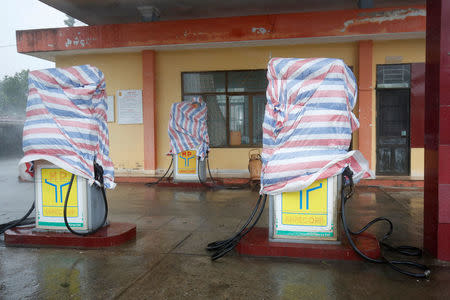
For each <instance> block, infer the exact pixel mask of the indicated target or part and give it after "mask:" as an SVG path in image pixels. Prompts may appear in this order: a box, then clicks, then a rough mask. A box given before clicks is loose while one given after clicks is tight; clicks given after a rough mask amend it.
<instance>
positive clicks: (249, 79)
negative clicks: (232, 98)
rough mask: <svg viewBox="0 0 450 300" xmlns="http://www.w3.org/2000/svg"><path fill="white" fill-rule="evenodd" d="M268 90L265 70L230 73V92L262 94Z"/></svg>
mask: <svg viewBox="0 0 450 300" xmlns="http://www.w3.org/2000/svg"><path fill="white" fill-rule="evenodd" d="M266 88H267V78H266V71H265V70H254V71H233V72H228V92H260V91H261V92H262V91H265V90H266Z"/></svg>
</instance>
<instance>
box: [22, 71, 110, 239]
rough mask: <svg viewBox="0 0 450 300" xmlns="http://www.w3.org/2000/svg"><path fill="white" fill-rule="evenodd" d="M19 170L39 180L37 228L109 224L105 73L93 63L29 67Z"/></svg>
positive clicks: (80, 230)
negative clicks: (49, 67) (40, 67)
mask: <svg viewBox="0 0 450 300" xmlns="http://www.w3.org/2000/svg"><path fill="white" fill-rule="evenodd" d="M28 76H29V93H28V101H27V112H26V120H25V124H24V129H23V151H24V157H23V158H22V159H21V160H20V162H19V171H21V174H20V175H21V177H22V178H23V179H24V180H33V181H34V183H35V204H34V206H35V208H36V220H35V224H36V226H35V230H36V231H63V232H64V231H70V232H72V233H74V234H78V235H87V234H90V233H93V232H95V231H97V230H98V229H100V228H101V227H103V226H104V225H105V224H106V219H107V213H108V206H107V201H106V194H105V189H106V188H109V189H112V188H114V187H115V183H114V166H113V163H112V161H111V159H110V158H109V137H108V127H107V124H106V109H107V105H106V101H105V98H106V92H105V79H104V75H103V73H102V72H101V71H100V70H99V69H97V68H96V67H93V66H90V65H83V66H75V67H69V68H65V69H62V68H54V69H46V70H39V71H32V72H30V73H29V75H28Z"/></svg>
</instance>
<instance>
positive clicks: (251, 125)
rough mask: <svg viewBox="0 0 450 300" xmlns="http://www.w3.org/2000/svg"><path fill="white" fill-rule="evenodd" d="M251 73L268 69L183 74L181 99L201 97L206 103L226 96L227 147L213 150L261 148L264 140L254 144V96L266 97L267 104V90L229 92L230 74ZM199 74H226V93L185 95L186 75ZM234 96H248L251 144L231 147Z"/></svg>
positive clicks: (189, 72) (188, 72)
mask: <svg viewBox="0 0 450 300" xmlns="http://www.w3.org/2000/svg"><path fill="white" fill-rule="evenodd" d="M249 71H264V72H267V69H251V70H223V71H187V72H181V98H182V99H183V101H184V98H185V97H188V96H201V97H202V98H203V99H204V100H205V101H206V97H207V96H219V95H224V96H225V100H226V104H225V105H226V106H225V111H226V118H225V130H226V145H223V146H211V148H255V147H258V148H261V147H262V139H261V143H260V144H255V143H253V134H254V130H253V122H254V119H253V111H254V109H253V97H254V96H261V95H262V96H264V98H265V100H266V103H267V98H266V90H264V91H260V92H228V73H230V72H249ZM199 73H203V74H205V73H225V91H224V92H201V93H185V92H184V75H185V74H199ZM232 96H247V97H248V120H249V121H248V133H249V134H248V136H249V141H250V143H248V144H241V145H230V97H232Z"/></svg>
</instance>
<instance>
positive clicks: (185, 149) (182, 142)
mask: <svg viewBox="0 0 450 300" xmlns="http://www.w3.org/2000/svg"><path fill="white" fill-rule="evenodd" d="M206 122H207V107H206V103H205V102H203V101H202V99H201V97H194V98H192V99H191V100H189V101H183V102H178V103H174V104H172V108H171V111H170V117H169V128H168V133H169V139H170V152H169V154H170V155H171V156H172V164H173V168H174V169H173V179H174V181H175V182H205V181H206V158H207V156H208V151H209V137H208V127H207V123H206Z"/></svg>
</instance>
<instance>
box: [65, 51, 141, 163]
mask: <svg viewBox="0 0 450 300" xmlns="http://www.w3.org/2000/svg"><path fill="white" fill-rule="evenodd" d="M83 64H91V65H93V66H96V67H98V68H99V69H100V70H101V71H102V72H103V73H104V74H105V81H106V92H107V94H108V95H114V99H115V102H116V101H117V99H116V91H117V90H131V89H140V90H141V89H142V55H141V53H121V54H95V55H75V56H58V57H57V59H56V66H57V67H68V66H74V65H83ZM116 109H117V105H116ZM116 109H115V122H114V123H108V128H109V144H110V152H111V159H112V161H113V162H114V167H115V168H116V169H119V170H120V169H138V170H141V169H143V168H144V129H143V125H141V124H139V125H118V124H117V110H116Z"/></svg>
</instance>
